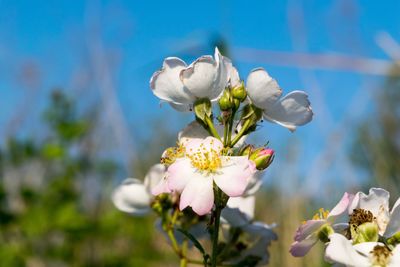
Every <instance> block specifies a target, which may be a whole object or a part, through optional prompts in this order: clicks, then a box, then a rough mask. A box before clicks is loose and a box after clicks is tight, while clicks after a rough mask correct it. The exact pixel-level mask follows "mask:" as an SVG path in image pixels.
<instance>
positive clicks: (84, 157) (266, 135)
mask: <svg viewBox="0 0 400 267" xmlns="http://www.w3.org/2000/svg"><path fill="white" fill-rule="evenodd" d="M399 10H400V2H399V1H395V0H391V1H390V0H389V1H385V2H384V3H383V2H382V1H355V0H332V1H317V0H310V1H295V0H289V1H279V0H275V1H261V0H260V1H228V0H225V1H222V0H221V1H209V0H205V1H197V2H195V1H192V2H188V1H122V0H117V1H100V0H99V1H11V0H0V93H1V94H0V259H1V261H0V262H1V263H0V265H1V266H29V267H31V266H32V267H39V266H40V267H41V266H175V263H176V262H177V261H176V258H175V256H174V255H173V254H172V253H171V249H170V248H169V247H168V245H167V243H166V242H164V241H162V242H161V241H160V239H161V238H160V233H158V232H156V231H155V229H154V217H153V216H148V217H143V218H136V217H132V216H129V215H127V214H123V213H121V212H119V211H118V210H116V209H115V208H114V207H113V205H112V203H111V201H110V192H111V190H112V189H113V187H115V186H116V185H117V184H118V183H119V182H121V181H122V180H123V179H125V178H126V177H136V178H140V179H143V177H144V175H145V174H146V171H147V169H148V168H149V167H150V166H151V165H153V164H155V163H157V162H158V161H159V157H160V154H161V153H162V151H163V150H164V149H165V148H166V147H168V146H171V145H174V144H175V141H176V134H177V132H178V131H179V130H180V129H181V128H183V127H184V126H185V125H186V124H187V123H189V122H190V121H191V120H193V116H192V115H191V114H178V113H177V112H175V111H174V110H172V109H171V108H170V107H169V106H168V105H162V106H161V105H160V102H159V99H158V98H156V97H155V96H154V95H153V94H152V92H151V90H150V88H149V79H150V77H151V75H152V74H153V72H154V71H156V70H158V69H159V68H160V67H161V65H162V60H163V59H164V58H165V57H167V56H178V57H181V58H183V59H184V60H186V61H187V62H189V63H190V62H191V61H192V60H193V59H195V58H197V57H198V56H200V55H204V54H212V53H213V50H214V47H215V46H218V47H219V48H220V50H221V51H223V54H225V55H227V56H229V57H230V58H231V59H232V60H233V62H234V64H235V66H236V67H237V68H238V70H239V73H240V74H241V78H242V79H246V77H247V74H248V73H249V72H250V70H251V69H253V68H256V67H264V68H265V69H266V70H267V71H268V72H269V73H270V75H271V76H272V77H274V78H275V79H276V80H277V81H278V82H279V84H280V85H281V87H282V88H283V90H284V93H287V92H290V91H292V90H297V89H301V90H305V91H306V92H307V93H308V94H309V98H310V100H311V103H312V107H313V110H314V113H315V116H314V120H313V121H312V122H311V123H310V124H308V125H306V126H303V127H300V128H298V130H297V131H296V132H295V133H290V132H289V131H288V130H287V129H285V128H283V127H280V126H278V125H274V124H270V123H266V122H265V123H263V124H262V125H261V127H260V130H259V131H258V132H257V134H256V135H255V136H254V138H253V139H252V140H250V141H251V142H253V143H256V144H259V145H261V144H264V143H266V141H269V142H270V146H271V147H272V148H273V149H275V150H276V157H275V160H274V163H273V164H272V166H271V167H270V168H269V169H268V170H267V171H266V172H265V175H264V181H265V186H264V188H263V190H261V191H260V192H259V193H258V200H257V207H258V209H257V219H259V220H263V221H264V222H266V223H274V222H276V223H277V224H278V226H277V228H276V231H277V232H278V234H279V240H278V241H277V242H274V243H273V245H272V247H271V249H270V250H271V254H272V256H271V259H270V266H323V259H322V257H323V256H322V255H323V254H322V246H318V247H317V249H314V250H313V251H312V253H310V254H309V255H307V256H306V257H305V258H304V259H296V258H293V257H291V256H290V254H289V253H288V250H289V246H290V244H291V242H292V239H293V234H294V231H295V229H296V228H297V227H298V225H299V224H300V223H301V221H303V220H305V219H308V218H310V217H311V216H312V215H313V214H314V213H315V211H316V210H317V209H318V208H320V207H325V208H328V209H330V208H332V207H333V205H334V204H335V203H336V202H337V201H338V200H339V199H340V197H341V195H342V194H343V192H344V191H348V192H353V193H354V192H357V191H359V190H364V191H366V190H368V188H369V187H372V186H379V187H384V188H386V189H387V190H389V191H390V193H391V195H392V199H391V200H392V201H393V202H394V201H395V200H396V199H397V197H398V196H399V193H400V182H399V179H400V108H399V107H400V63H399V62H400V19H399V16H398V11H399Z"/></svg>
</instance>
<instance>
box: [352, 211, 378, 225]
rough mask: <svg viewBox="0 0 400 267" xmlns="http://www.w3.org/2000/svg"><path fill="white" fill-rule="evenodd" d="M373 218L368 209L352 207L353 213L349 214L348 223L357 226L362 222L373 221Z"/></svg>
mask: <svg viewBox="0 0 400 267" xmlns="http://www.w3.org/2000/svg"><path fill="white" fill-rule="evenodd" d="M374 219H375V218H374V215H373V214H372V212H370V211H369V210H364V209H354V210H353V213H352V214H351V215H350V220H349V224H350V225H351V226H354V227H358V226H360V225H361V224H363V223H366V222H373V221H374Z"/></svg>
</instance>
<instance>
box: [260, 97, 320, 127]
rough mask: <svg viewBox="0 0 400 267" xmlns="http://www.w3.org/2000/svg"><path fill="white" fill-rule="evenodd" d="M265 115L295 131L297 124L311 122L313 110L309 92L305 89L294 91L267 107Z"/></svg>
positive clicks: (266, 117)
mask: <svg viewBox="0 0 400 267" xmlns="http://www.w3.org/2000/svg"><path fill="white" fill-rule="evenodd" d="M263 117H264V118H265V119H266V120H269V121H271V122H275V123H277V124H280V125H282V126H283V127H286V128H288V129H289V130H290V131H294V130H296V126H301V125H304V124H306V123H308V122H310V121H311V120H312V117H313V112H312V109H311V106H310V101H308V96H307V94H306V93H305V92H303V91H293V92H291V93H289V94H287V95H286V96H285V97H284V98H282V99H281V100H279V101H277V102H276V103H275V104H274V105H272V106H271V107H268V108H265V109H264V112H263Z"/></svg>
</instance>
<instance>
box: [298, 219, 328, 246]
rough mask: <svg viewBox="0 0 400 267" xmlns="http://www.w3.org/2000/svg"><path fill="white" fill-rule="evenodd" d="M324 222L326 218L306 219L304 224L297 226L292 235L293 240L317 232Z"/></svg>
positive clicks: (304, 237) (301, 238) (299, 239)
mask: <svg viewBox="0 0 400 267" xmlns="http://www.w3.org/2000/svg"><path fill="white" fill-rule="evenodd" d="M325 223H326V220H308V221H306V222H305V223H304V224H302V225H300V227H299V228H297V231H296V234H295V236H294V241H302V240H304V239H306V238H307V237H308V236H310V235H312V234H313V233H315V232H317V231H318V230H319V228H321V226H322V225H324V224H325Z"/></svg>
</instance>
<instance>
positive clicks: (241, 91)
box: [231, 81, 247, 102]
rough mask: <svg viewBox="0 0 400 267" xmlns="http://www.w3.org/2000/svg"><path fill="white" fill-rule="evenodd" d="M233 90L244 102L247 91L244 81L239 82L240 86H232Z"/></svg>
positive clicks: (235, 95) (233, 93)
mask: <svg viewBox="0 0 400 267" xmlns="http://www.w3.org/2000/svg"><path fill="white" fill-rule="evenodd" d="M231 91H232V96H233V97H234V98H235V99H237V100H239V101H240V102H243V101H244V100H245V99H246V96H247V92H246V88H245V87H244V83H243V81H242V82H241V83H240V84H239V86H236V87H234V88H232V89H231Z"/></svg>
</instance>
